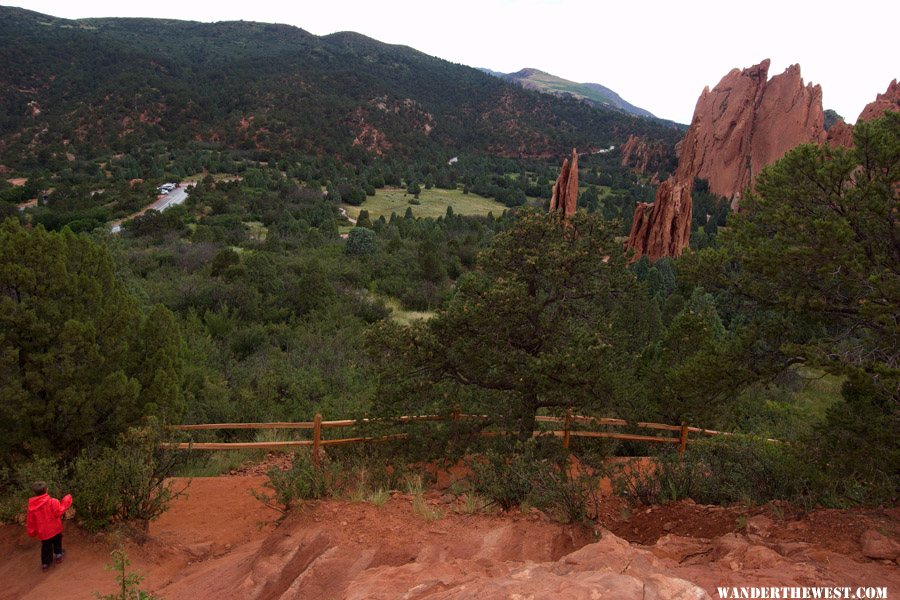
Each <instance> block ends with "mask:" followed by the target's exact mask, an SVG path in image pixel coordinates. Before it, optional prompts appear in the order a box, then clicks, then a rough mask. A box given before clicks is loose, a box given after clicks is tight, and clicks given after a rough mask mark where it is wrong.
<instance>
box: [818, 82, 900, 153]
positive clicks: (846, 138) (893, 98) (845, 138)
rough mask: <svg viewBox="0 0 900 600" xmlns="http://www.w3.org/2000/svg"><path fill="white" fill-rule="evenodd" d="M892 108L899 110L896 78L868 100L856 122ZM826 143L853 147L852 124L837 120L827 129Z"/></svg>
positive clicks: (899, 103)
mask: <svg viewBox="0 0 900 600" xmlns="http://www.w3.org/2000/svg"><path fill="white" fill-rule="evenodd" d="M894 110H900V85H898V84H897V80H896V79H895V80H893V81H892V82H891V83H890V84H889V85H888V88H887V91H885V92H884V93H883V94H878V96H876V97H875V101H874V102H870V103H869V104H867V105H866V107H865V108H864V109H863V110H862V112H861V113H859V117H857V119H856V122H857V123H859V122H860V121H868V120H870V119H877V118H878V117H881V116H884V113H886V112H889V111H894ZM826 141H827V143H828V145H829V146H831V147H832V148H835V147H838V146H843V147H844V148H852V147H853V126H852V125H847V124H846V123H844V121H843V120H838V121H836V122H835V124H834V125H832V126H831V129H829V130H828V138H827V140H826Z"/></svg>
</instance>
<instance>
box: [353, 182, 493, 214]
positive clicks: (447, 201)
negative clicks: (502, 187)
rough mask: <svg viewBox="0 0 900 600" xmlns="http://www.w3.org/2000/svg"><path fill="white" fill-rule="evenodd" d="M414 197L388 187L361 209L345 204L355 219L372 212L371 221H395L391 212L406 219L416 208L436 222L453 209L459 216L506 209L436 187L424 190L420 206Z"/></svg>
mask: <svg viewBox="0 0 900 600" xmlns="http://www.w3.org/2000/svg"><path fill="white" fill-rule="evenodd" d="M410 200H413V196H412V194H407V193H406V190H405V189H403V188H384V189H380V190H377V191H376V193H375V195H374V196H369V197H368V198H366V201H365V202H363V203H362V205H361V206H350V205H349V204H345V205H344V208H345V209H346V210H347V214H348V215H350V216H351V217H353V218H354V219H355V218H357V217H358V216H359V212H360V211H361V210H367V211H369V217H370V218H371V219H377V218H378V217H381V216H384V218H385V219H390V218H391V213H397V216H398V217H402V216H403V215H404V214H405V213H406V209H407V208H411V209H412V213H413V216H415V217H420V218H424V217H431V218H433V219H436V218H438V217H441V216H443V215H445V214H446V213H447V207H448V206H452V207H453V212H454V213H456V214H458V215H486V214H488V213H489V212H493V213H494V216H500V214H501V213H502V212H503V211H504V210H506V207H505V206H503V205H502V204H500V203H499V202H497V201H495V200H490V199H488V198H483V197H481V196H479V195H477V194H471V193H470V194H463V193H462V190H442V189H437V188H432V189H430V190H425V189H423V190H422V193H420V194H419V204H418V205H415V204H410V203H409V201H410Z"/></svg>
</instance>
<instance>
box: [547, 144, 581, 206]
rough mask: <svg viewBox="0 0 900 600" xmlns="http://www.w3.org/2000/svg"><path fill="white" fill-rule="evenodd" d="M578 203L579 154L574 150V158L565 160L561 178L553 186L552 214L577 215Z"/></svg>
mask: <svg viewBox="0 0 900 600" xmlns="http://www.w3.org/2000/svg"><path fill="white" fill-rule="evenodd" d="M577 202H578V153H577V152H576V151H575V148H572V158H571V160H570V159H568V158H567V159H564V160H563V164H562V169H560V170H559V177H557V178H556V183H554V184H553V195H552V196H551V198H550V212H553V211H557V210H558V211H560V212H561V213H563V214H564V215H565V216H567V217H568V216H570V215H574V214H575V204H576V203H577Z"/></svg>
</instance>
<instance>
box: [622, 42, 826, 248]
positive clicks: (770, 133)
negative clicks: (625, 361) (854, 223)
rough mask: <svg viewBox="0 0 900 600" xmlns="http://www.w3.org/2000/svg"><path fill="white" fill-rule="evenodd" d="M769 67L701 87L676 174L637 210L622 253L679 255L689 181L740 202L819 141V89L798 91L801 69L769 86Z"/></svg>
mask: <svg viewBox="0 0 900 600" xmlns="http://www.w3.org/2000/svg"><path fill="white" fill-rule="evenodd" d="M768 72H769V60H768V59H766V60H764V61H762V62H761V63H760V64H758V65H755V66H753V67H750V68H749V69H744V70H739V69H733V70H732V71H731V72H730V73H728V74H727V75H726V76H725V77H723V78H722V80H721V81H720V82H719V84H718V85H716V87H714V88H713V89H712V91H710V89H709V88H708V87H707V88H704V90H703V93H702V94H701V95H700V99H699V100H698V101H697V106H696V108H695V109H694V117H693V119H692V120H691V126H690V128H689V129H688V132H687V134H686V135H685V137H684V139H683V140H682V141H681V142H680V143H679V145H678V148H677V151H678V168H677V169H676V171H675V174H674V175H673V176H672V177H670V179H669V180H668V181H667V182H664V183H663V184H662V185H660V186H659V188H658V190H657V193H656V201H655V202H654V203H653V204H652V205H648V204H639V205H638V207H637V210H636V211H635V215H634V221H633V222H632V228H631V233H630V235H629V236H628V241H627V242H626V247H628V248H633V249H634V250H635V257H639V256H641V255H643V254H646V255H648V256H649V257H650V258H651V259H654V260H655V259H656V258H659V257H660V256H679V255H680V254H681V253H682V252H683V251H684V248H686V247H687V245H688V242H689V240H690V223H691V202H692V199H691V191H692V190H693V185H694V179H695V178H700V179H705V180H707V181H708V182H709V190H710V191H711V192H712V193H714V194H716V195H718V196H723V197H725V198H738V197H740V194H741V193H743V191H744V190H746V189H747V188H749V187H751V186H752V184H753V178H754V177H755V176H756V175H757V174H758V173H759V171H760V170H761V169H762V168H763V167H764V166H766V165H768V164H770V163H773V162H775V161H776V160H778V159H780V158H781V157H782V156H784V154H785V153H786V152H787V151H788V150H791V149H792V148H794V147H795V146H797V145H799V144H803V143H808V142H813V143H822V142H824V141H825V128H824V121H825V116H824V112H823V110H822V89H821V88H820V87H819V86H818V85H812V84H809V85H804V83H803V79H802V78H801V77H800V67H799V66H798V65H792V66H790V67H788V68H787V69H786V70H785V71H784V73H782V74H780V75H776V76H775V77H773V78H772V79H771V80H767V77H768Z"/></svg>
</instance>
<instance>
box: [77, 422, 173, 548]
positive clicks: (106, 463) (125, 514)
mask: <svg viewBox="0 0 900 600" xmlns="http://www.w3.org/2000/svg"><path fill="white" fill-rule="evenodd" d="M161 433H162V428H161V427H159V426H158V425H156V424H150V425H148V426H145V427H143V428H140V429H131V430H129V431H128V432H127V433H126V434H123V435H121V436H120V437H119V439H118V440H117V442H116V445H115V446H114V447H112V448H109V447H107V448H101V449H95V450H93V451H90V450H85V451H83V452H82V453H81V454H80V455H79V456H78V458H76V459H75V462H74V464H73V471H74V477H73V488H74V494H75V495H76V502H77V507H78V519H79V521H81V523H82V525H84V527H85V528H86V529H88V530H90V531H97V530H100V529H106V528H108V527H110V526H111V525H113V524H115V523H117V522H120V523H126V522H133V523H136V524H138V525H139V526H140V527H141V528H142V529H144V530H146V529H147V526H148V525H149V523H150V521H152V520H154V519H156V518H157V517H159V516H160V515H161V514H162V513H164V512H165V511H166V509H167V508H168V505H169V502H170V501H171V500H172V499H173V498H175V497H177V496H178V495H180V494H181V493H182V492H183V491H184V490H183V489H182V490H177V491H176V490H175V487H174V484H173V483H172V482H170V481H167V477H169V476H170V475H171V473H172V471H173V470H174V469H175V467H176V466H177V463H178V462H179V461H180V460H182V459H183V455H179V454H178V453H177V452H176V451H173V450H166V449H161V448H160V447H159V444H160V441H161Z"/></svg>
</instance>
